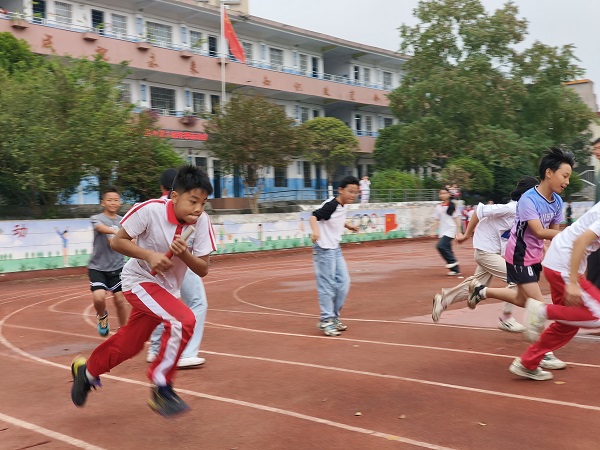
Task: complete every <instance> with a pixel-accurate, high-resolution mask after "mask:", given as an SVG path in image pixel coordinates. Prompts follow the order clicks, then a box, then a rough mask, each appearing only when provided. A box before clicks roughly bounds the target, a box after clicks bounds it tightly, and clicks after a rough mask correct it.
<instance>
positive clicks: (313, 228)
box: [308, 216, 321, 244]
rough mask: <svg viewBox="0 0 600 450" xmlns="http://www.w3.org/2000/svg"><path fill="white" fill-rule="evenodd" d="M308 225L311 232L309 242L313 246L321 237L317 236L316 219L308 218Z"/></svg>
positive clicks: (313, 217)
mask: <svg viewBox="0 0 600 450" xmlns="http://www.w3.org/2000/svg"><path fill="white" fill-rule="evenodd" d="M308 223H309V224H310V229H311V231H312V234H311V235H310V240H311V241H312V242H313V244H314V243H315V242H317V241H318V240H319V238H320V237H321V236H320V235H319V226H318V225H317V218H316V217H315V216H310V218H309V219H308Z"/></svg>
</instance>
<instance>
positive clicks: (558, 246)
mask: <svg viewBox="0 0 600 450" xmlns="http://www.w3.org/2000/svg"><path fill="white" fill-rule="evenodd" d="M586 230H591V231H592V232H593V233H594V234H595V235H596V236H600V202H599V203H596V204H595V205H594V206H593V207H592V209H590V210H589V211H588V212H586V213H585V214H584V215H583V216H581V217H580V218H579V219H577V220H576V221H575V222H573V224H571V225H570V226H568V227H567V228H565V229H564V230H563V231H561V232H560V233H558V234H557V235H556V236H554V238H553V239H552V242H551V243H550V247H549V248H548V251H547V252H546V257H545V258H544V260H543V261H542V265H543V266H544V267H547V268H548V269H551V270H555V271H557V272H560V273H562V274H564V275H566V276H569V273H570V272H571V253H572V251H573V243H574V242H575V241H576V240H577V238H578V237H579V236H581V235H582V234H583V233H584V232H585V231H586ZM598 248H600V238H599V239H596V240H595V241H593V242H592V243H591V244H590V245H588V246H587V248H586V249H585V257H584V258H583V260H582V261H581V264H580V265H579V273H580V274H583V273H584V272H585V269H586V267H587V256H588V255H589V254H590V253H593V252H595V251H596V250H598Z"/></svg>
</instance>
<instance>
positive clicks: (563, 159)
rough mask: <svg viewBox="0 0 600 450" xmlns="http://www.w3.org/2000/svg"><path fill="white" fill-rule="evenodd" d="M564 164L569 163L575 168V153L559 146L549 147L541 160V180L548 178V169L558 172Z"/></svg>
mask: <svg viewBox="0 0 600 450" xmlns="http://www.w3.org/2000/svg"><path fill="white" fill-rule="evenodd" d="M562 164H568V165H570V166H571V168H573V166H574V165H575V158H574V157H573V153H571V152H567V151H565V150H563V149H562V148H559V147H550V148H548V150H546V152H545V154H544V156H543V157H542V159H541V161H540V167H539V173H540V180H543V179H544V178H546V170H547V169H550V170H551V171H552V172H556V171H557V170H558V168H559V167H560V166H561V165H562Z"/></svg>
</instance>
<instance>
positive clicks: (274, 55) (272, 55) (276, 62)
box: [269, 47, 283, 70]
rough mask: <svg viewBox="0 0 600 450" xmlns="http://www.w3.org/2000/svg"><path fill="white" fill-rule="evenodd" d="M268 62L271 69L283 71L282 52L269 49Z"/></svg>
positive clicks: (276, 49)
mask: <svg viewBox="0 0 600 450" xmlns="http://www.w3.org/2000/svg"><path fill="white" fill-rule="evenodd" d="M269 62H270V63H271V69H273V70H282V69H283V50H279V49H278V48H273V47H269Z"/></svg>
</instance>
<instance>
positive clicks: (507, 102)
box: [374, 0, 595, 197]
mask: <svg viewBox="0 0 600 450" xmlns="http://www.w3.org/2000/svg"><path fill="white" fill-rule="evenodd" d="M415 16H416V17H417V19H419V21H420V23H419V24H417V25H415V26H412V27H411V26H408V25H402V26H401V27H400V34H401V38H402V43H401V48H400V51H401V52H403V53H407V54H412V58H411V59H410V60H409V61H408V62H407V63H406V66H405V67H406V68H407V72H406V74H405V76H404V78H403V80H402V84H401V86H400V87H399V88H398V89H396V90H395V91H394V92H392V93H391V94H390V95H389V99H390V106H391V108H392V110H393V111H394V113H395V115H396V116H397V117H398V119H399V121H400V123H401V125H398V126H396V127H392V129H390V130H389V131H385V130H382V131H381V132H380V138H379V139H378V142H377V144H376V150H375V153H374V157H375V159H376V162H377V165H378V167H382V168H383V167H394V168H401V169H408V168H413V167H415V166H418V165H425V164H426V163H433V164H436V165H439V166H442V167H443V166H445V165H446V164H447V163H448V161H450V160H453V159H455V158H457V157H463V156H468V157H470V158H473V159H476V160H478V161H480V162H482V163H483V164H485V166H486V167H488V168H489V170H490V171H491V172H492V173H493V174H494V176H495V177H496V183H495V187H494V188H493V189H491V190H490V191H489V192H490V194H493V195H494V197H497V196H498V195H500V194H501V195H506V194H507V193H508V192H510V190H511V189H512V187H513V186H514V183H513V181H516V180H513V179H512V178H513V177H512V176H509V177H503V176H501V177H498V175H499V173H500V172H502V171H510V172H522V171H525V172H527V173H526V174H528V175H530V174H531V169H532V167H531V166H532V165H533V166H534V167H533V168H535V166H536V165H537V161H538V159H539V157H540V155H541V154H542V152H543V150H544V149H545V148H547V147H548V146H550V145H561V146H563V147H567V148H569V147H571V146H573V147H575V148H577V146H578V145H579V156H581V157H583V158H584V159H583V160H582V161H584V160H585V159H586V158H587V157H589V149H584V148H581V147H583V146H582V145H581V141H582V138H581V133H582V132H584V131H585V130H586V129H587V127H588V126H589V124H590V121H591V120H595V118H594V115H593V113H592V112H591V111H590V110H589V109H588V108H587V107H586V106H585V104H584V103H583V102H582V101H581V100H580V99H579V97H578V96H577V94H576V93H575V92H574V91H573V90H571V89H570V88H568V87H567V86H565V85H564V83H565V82H566V81H569V80H573V79H574V78H577V77H580V76H581V75H582V74H583V71H582V70H581V69H580V68H579V67H578V66H577V65H576V61H577V58H576V57H575V53H574V48H573V47H572V46H570V45H565V46H562V47H551V46H547V45H544V44H542V43H540V42H536V43H534V44H533V45H532V46H531V47H529V48H525V49H524V50H522V51H518V50H516V48H519V47H522V44H521V43H522V41H523V40H524V38H525V36H526V33H527V21H526V20H525V19H522V18H519V17H518V9H517V6H516V5H515V4H514V3H511V2H509V3H506V4H505V5H504V6H502V7H501V8H500V9H498V10H496V11H493V12H491V13H486V11H485V9H484V8H483V6H482V4H481V1H480V0H431V1H421V2H420V3H419V5H418V7H417V8H416V9H415ZM505 179H506V182H507V184H505V183H504V180H505Z"/></svg>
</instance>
